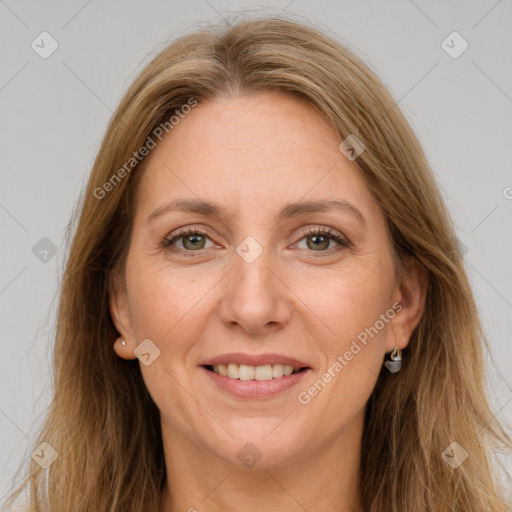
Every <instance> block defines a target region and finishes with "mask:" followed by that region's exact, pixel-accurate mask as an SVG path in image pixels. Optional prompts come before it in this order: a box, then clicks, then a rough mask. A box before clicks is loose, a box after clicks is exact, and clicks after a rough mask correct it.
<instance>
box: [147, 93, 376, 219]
mask: <svg viewBox="0 0 512 512" xmlns="http://www.w3.org/2000/svg"><path fill="white" fill-rule="evenodd" d="M339 143H340V139H339V136H338V135H337V134H336V132H335V131H334V129H333V128H332V127H331V126H330V125H329V123H328V122H327V120H325V119H324V118H323V117H322V116H321V115H320V114H319V113H318V112H317V111H316V109H314V107H312V106H311V105H309V104H308V103H306V102H305V101H303V100H300V99H298V98H295V97H293V96H290V95H286V94H283V93H278V92H273V91H272V92H259V93H256V94H252V95H245V96H238V97H235V98H221V99H216V100H211V101H208V102H205V103H201V104H199V105H198V106H196V107H194V108H193V109H192V110H191V112H190V113H189V114H187V115H186V116H184V118H183V119H181V120H180V122H179V124H177V125H176V126H175V127H174V128H173V130H172V131H171V132H170V133H169V134H167V135H166V136H165V137H164V138H163V139H162V141H161V142H160V143H159V144H158V145H157V146H156V148H155V149H153V150H152V152H151V154H150V155H148V157H147V158H148V162H147V169H146V171H145V175H144V177H143V179H142V181H141V184H140V190H139V200H140V203H139V204H140V205H141V208H142V209H143V210H144V211H143V212H142V213H143V214H149V213H150V212H149V211H148V209H149V208H153V209H154V207H155V206H159V204H158V203H163V202H166V201H170V200H173V199H178V198H184V197H185V198H194V199H203V200H208V201H215V202H220V203H223V204H226V205H232V206H233V213H235V212H240V213H241V214H243V210H244V207H245V208H246V209H248V210H250V211H251V212H252V213H253V214H254V212H255V211H258V210H260V209H261V208H264V209H265V211H271V210H272V211H274V210H276V209H278V208H279V209H280V206H282V204H285V203H291V202H296V201H298V200H300V199H301V198H304V199H308V200H327V199H345V200H349V199H350V202H351V203H354V202H356V203H358V204H359V206H358V207H359V208H360V209H361V210H366V213H367V214H372V212H371V210H372V209H373V210H375V208H376V204H375V201H374V200H373V198H372V196H371V194H370V192H369V190H368V189H367V187H366V185H365V183H364V181H363V179H362V177H361V175H360V171H359V169H358V168H357V166H356V165H355V164H354V163H353V162H350V161H348V160H347V159H346V158H345V157H344V156H343V155H342V154H341V152H340V151H339V149H338V146H339ZM373 213H374V214H378V212H377V211H374V212H373Z"/></svg>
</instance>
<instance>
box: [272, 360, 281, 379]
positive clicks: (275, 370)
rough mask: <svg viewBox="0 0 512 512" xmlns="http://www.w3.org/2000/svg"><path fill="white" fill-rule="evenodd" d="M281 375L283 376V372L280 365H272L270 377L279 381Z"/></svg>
mask: <svg viewBox="0 0 512 512" xmlns="http://www.w3.org/2000/svg"><path fill="white" fill-rule="evenodd" d="M283 375H284V372H283V365H282V364H274V365H272V377H274V379H279V377H282V376H283Z"/></svg>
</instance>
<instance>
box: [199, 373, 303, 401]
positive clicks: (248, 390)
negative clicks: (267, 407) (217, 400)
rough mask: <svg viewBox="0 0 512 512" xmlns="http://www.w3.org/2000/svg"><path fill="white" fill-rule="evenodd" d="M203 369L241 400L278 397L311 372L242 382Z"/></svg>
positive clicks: (219, 384)
mask: <svg viewBox="0 0 512 512" xmlns="http://www.w3.org/2000/svg"><path fill="white" fill-rule="evenodd" d="M201 369H202V370H203V371H205V372H206V373H207V374H208V376H209V377H210V379H212V381H213V382H214V383H215V384H217V386H219V387H220V388H221V389H223V390H224V391H227V392H228V393H230V394H232V395H234V396H237V397H239V398H268V397H271V396H274V395H277V394H278V393H280V392H281V391H284V390H286V389H289V388H291V387H292V386H295V384H297V383H298V382H299V381H301V380H302V379H303V378H304V376H305V375H306V374H307V373H308V372H309V370H310V369H309V368H308V369H306V370H302V371H301V372H298V373H292V374H291V375H286V376H283V377H279V378H278V379H270V380H240V379H232V378H231V377H224V376H223V375H219V374H218V373H215V372H212V371H211V370H207V369H206V368H205V367H204V366H201Z"/></svg>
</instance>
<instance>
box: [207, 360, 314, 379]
mask: <svg viewBox="0 0 512 512" xmlns="http://www.w3.org/2000/svg"><path fill="white" fill-rule="evenodd" d="M203 368H206V369H207V370H209V371H211V372H214V373H216V374H218V375H221V376H223V377H228V378H230V379H235V380H237V379H238V380H272V379H280V378H282V377H287V376H288V375H292V374H294V373H300V372H302V371H304V370H307V369H308V368H307V367H303V368H295V367H293V366H290V365H287V364H267V365H263V366H250V365H247V364H235V363H229V364H215V365H204V366H203Z"/></svg>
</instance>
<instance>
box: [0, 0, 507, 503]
mask: <svg viewBox="0 0 512 512" xmlns="http://www.w3.org/2000/svg"><path fill="white" fill-rule="evenodd" d="M241 8H242V9H250V10H251V11H252V12H255V13H257V14H278V13H280V12H283V13H291V14H294V15H296V16H299V17H302V19H304V20H310V21H312V22H313V23H314V24H315V25H316V26H317V27H318V28H320V29H323V30H326V31H329V32H331V35H335V36H336V37H338V38H339V39H342V40H344V42H345V44H347V45H348V46H349V47H350V48H351V49H352V50H354V51H355V52H356V53H357V54H358V55H359V56H361V57H362V58H363V59H364V60H365V62H366V63H367V64H369V65H370V67H372V69H374V70H375V71H376V72H377V73H378V75H379V76H380V77H381V78H382V79H383V81H384V82H385V83H386V84H387V85H388V87H389V88H390V90H391V92H392V94H393V95H394V97H395V98H396V100H397V101H398V103H399V106H400V107H401V108H402V109H403V110H404V111H405V114H406V116H407V118H408V119H409V120H410V122H411V123H412V125H413V128H414V129H415V130H416V132H417V134H418V135H419V137H420V139H421V141H422V143H423V145H424V148H425V151H426V153H427V156H428V158H429V160H430V162H431V164H432V167H433V169H434V172H435V174H436V177H437V179H438V181H439V183H440V185H441V187H442V190H443V193H444V196H445V199H446V201H447V204H448V207H449V209H450V210H451V212H452V214H453V217H454V220H455V222H456V225H457V228H458V237H459V239H460V242H461V244H463V245H462V247H463V249H464V251H466V250H467V252H466V254H465V264H466V268H467V271H468V274H469V278H470V280H471V282H472V285H473V288H474V292H475V296H476V299H477V301H478V304H479V306H480V310H481V313H482V317H483V320H484V325H485V328H486V329H487V333H488V336H489V339H490V343H491V348H492V354H490V355H489V356H488V367H489V381H490V387H491V390H492V400H493V402H492V403H493V411H494V412H495V414H496V415H497V416H498V417H499V418H501V419H502V420H505V419H507V420H508V422H509V423H510V418H511V417H512V391H511V390H510V389H508V388H507V386H506V384H505V382H506V381H508V383H509V384H510V383H512V350H511V348H510V347H511V341H510V332H511V330H512V278H511V272H510V268H509V265H510V262H511V255H512V242H511V234H512V230H511V224H512V223H511V221H512V199H507V197H506V195H507V192H506V191H507V190H509V191H510V193H509V194H508V197H509V198H512V189H507V188H506V187H512V172H511V165H512V164H511V162H512V145H511V143H510V135H511V131H512V116H511V113H512V70H511V67H510V53H511V52H510V50H511V48H512V31H511V30H510V26H511V23H510V22H511V18H512V3H511V1H510V0H500V1H495V0H481V1H462V0H460V1H453V2H443V1H430V2H427V1H420V0H415V1H413V0H394V1H387V2H379V1H364V2H361V1H359V2H357V1H342V2H335V1H333V0H331V1H329V0H319V1H315V2H307V1H304V0H292V1H290V0H285V1H276V2H267V3H251V2H242V1H240V2H235V1H230V0H208V1H207V0H189V1H187V2H184V3H181V2H179V3H178V2H164V1H157V0H152V1H145V2H142V1H139V2H135V1H133V0H132V1H123V2H121V1H99V0H89V1H85V0H72V1H66V2H64V1H61V2H56V1H44V2H42V1H19V2H16V1H14V0H0V38H1V43H0V52H1V62H2V66H1V69H0V108H1V120H2V122H1V128H0V129H1V136H0V154H1V155H2V165H1V173H2V174H1V179H2V186H1V189H0V223H1V224H0V226H1V228H0V229H1V237H2V238H1V240H2V243H1V248H2V250H1V267H0V269H1V274H0V307H1V312H2V314H1V318H0V322H1V324H0V329H1V352H0V379H1V386H0V431H1V436H0V460H1V464H0V499H1V498H2V497H3V496H4V494H5V492H6V490H7V482H8V480H9V479H10V478H11V476H12V475H13V472H14V471H15V469H16V468H17V467H18V465H19V463H20V462H21V461H22V459H24V458H25V459H26V458H28V457H30V453H31V452H32V450H33V449H34V448H35V445H34V442H35V436H36V434H37V432H38V429H39V427H40V424H41V421H42V418H43V416H42V415H43V414H44V412H45V408H46V407H47V405H48V403H49V401H50V398H51V395H52V382H51V370H52V368H51V355H52V354H51V351H50V347H51V342H52V332H53V328H54V319H55V305H56V303H55V295H56V292H57V287H58V284H59V280H60V272H61V270H62V265H63V263H64V260H65V249H66V247H65V244H64V243H63V237H64V230H65V227H66V225H67V223H68V221H69V218H70V215H71V211H72V208H73V206H74V204H75V202H76V200H77V198H78V195H79V192H80V190H81V189H82V188H83V186H84V184H85V180H86V178H87V175H88V173H89V172H90V169H91V166H92V163H93V159H94V156H95V154H96V152H97V150H98V148H99V144H100V141H101V138H102V136H103V134H104V131H105V129H106V126H107V122H108V120H109V118H110V116H111V112H112V110H113V109H114V108H115V106H116V105H117V103H118V102H119V100H120V98H121V96H122V94H123V92H124V91H125V90H126V88H127V87H128V85H129V84H130V82H131V81H132V80H133V79H134V78H135V76H136V75H137V73H138V72H139V71H140V70H141V69H142V67H143V65H144V63H146V62H147V61H148V59H149V58H150V57H151V56H152V55H153V54H154V53H155V52H156V51H157V50H158V49H159V48H161V47H162V45H163V44H164V43H165V42H166V41H167V40H169V39H172V38H174V37H176V36H178V35H181V34H183V33H185V32H186V31H188V30H189V29H192V28H193V27H194V25H195V24H197V22H199V21H215V20H218V19H220V17H222V16H226V15H228V14H229V13H230V12H233V11H238V10H239V9H241ZM43 31H47V32H49V33H50V34H51V35H52V37H53V38H54V39H55V40H56V41H57V42H58V45H59V46H58V49H57V50H56V51H55V52H54V53H53V54H52V55H51V56H50V57H48V58H47V59H43V58H41V57H40V56H39V55H38V54H37V53H36V52H35V51H34V50H33V49H32V48H31V43H32V41H34V40H36V42H37V41H40V38H37V37H38V36H39V34H40V33H41V32H43ZM453 31H457V32H459V33H460V34H461V35H462V37H463V38H464V39H465V40H466V41H467V42H468V44H469V47H468V49H467V50H466V51H465V52H464V53H462V55H460V56H459V57H458V58H456V59H454V58H452V57H450V56H449V55H448V54H447V53H446V52H445V50H444V49H443V48H442V46H441V43H442V41H443V40H445V39H446V38H447V36H448V35H449V34H451V33H452V32H453ZM449 41H450V40H449ZM448 44H450V45H452V46H453V45H455V49H457V47H460V46H457V45H458V43H451V42H449V43H448ZM46 48H48V46H46ZM43 237H47V238H48V239H49V240H50V241H51V243H52V244H54V245H55V248H56V249H57V252H56V254H55V255H54V256H52V253H51V251H50V252H48V254H46V255H45V254H44V253H42V252H40V251H41V249H40V250H39V252H38V250H37V248H38V247H39V246H36V244H38V243H39V244H40V245H41V244H42V248H43V249H44V248H45V247H46V246H45V244H48V242H47V241H43V242H40V239H41V238H43ZM34 246H36V249H34V252H35V253H36V254H34V252H32V248H33V247H34ZM44 257H45V258H46V259H47V261H46V262H45V261H41V258H43V259H44ZM493 359H494V361H493ZM425 364H428V361H425ZM500 373H501V375H502V379H503V380H500V378H499V375H500ZM447 413H449V411H447ZM508 463H510V461H508Z"/></svg>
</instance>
